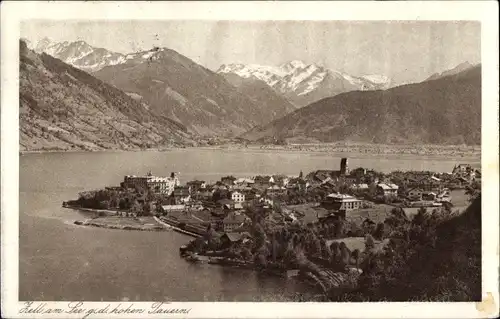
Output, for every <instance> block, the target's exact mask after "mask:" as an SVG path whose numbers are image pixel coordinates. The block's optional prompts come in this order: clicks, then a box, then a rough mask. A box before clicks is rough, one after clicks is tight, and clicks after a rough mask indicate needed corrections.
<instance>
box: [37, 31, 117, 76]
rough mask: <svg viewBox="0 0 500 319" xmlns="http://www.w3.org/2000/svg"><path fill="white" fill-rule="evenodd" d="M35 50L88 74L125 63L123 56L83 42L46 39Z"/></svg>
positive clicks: (40, 41)
mask: <svg viewBox="0 0 500 319" xmlns="http://www.w3.org/2000/svg"><path fill="white" fill-rule="evenodd" d="M33 48H34V50H35V52H37V53H42V52H43V53H46V54H49V55H51V56H53V57H55V58H58V59H60V60H62V61H64V62H66V63H68V64H70V65H72V66H74V67H76V68H79V69H82V70H84V71H87V72H95V71H97V70H100V69H102V68H104V67H105V66H108V65H115V64H120V63H124V62H125V58H124V56H123V54H121V53H116V52H112V51H109V50H106V49H103V48H96V47H93V46H91V45H90V44H88V43H87V42H85V41H83V40H78V41H72V42H70V41H62V42H54V41H52V40H51V39H50V38H47V37H45V38H42V39H41V40H39V41H38V42H37V43H36V45H34V46H33Z"/></svg>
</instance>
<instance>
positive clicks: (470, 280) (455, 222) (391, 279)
mask: <svg viewBox="0 0 500 319" xmlns="http://www.w3.org/2000/svg"><path fill="white" fill-rule="evenodd" d="M476 191H477V190H476ZM471 201H472V203H471V205H470V206H469V208H468V209H467V210H466V211H465V212H464V213H463V214H459V215H456V214H450V213H449V212H446V211H444V210H442V211H438V210H434V211H433V212H427V210H426V209H425V208H421V209H420V210H419V211H418V213H417V215H415V216H414V218H413V219H412V220H411V221H410V220H409V219H408V218H406V217H404V216H403V215H395V214H393V215H392V216H391V217H390V218H389V220H388V221H386V224H390V225H391V226H392V230H391V232H390V234H389V235H388V238H390V241H389V244H388V245H387V246H386V248H385V250H384V251H383V252H382V253H379V254H376V253H374V252H373V251H370V250H368V253H367V254H366V256H365V258H364V261H363V262H362V265H361V267H362V269H363V271H364V272H363V275H362V276H361V278H360V281H359V287H358V290H357V291H356V292H353V293H348V294H343V295H340V296H333V295H332V296H330V298H331V299H332V300H337V301H384V300H386V301H475V300H481V195H480V190H479V191H477V192H476V193H475V194H474V195H473V196H471ZM367 248H368V242H367Z"/></svg>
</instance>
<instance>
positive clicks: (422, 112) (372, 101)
mask: <svg viewBox="0 0 500 319" xmlns="http://www.w3.org/2000/svg"><path fill="white" fill-rule="evenodd" d="M242 137H243V138H246V139H249V140H253V141H273V140H274V141H276V140H284V139H286V140H288V141H301V142H336V141H352V142H368V143H388V144H392V143H426V144H462V143H465V144H471V145H472V144H474V145H477V144H480V142H481V66H480V65H478V66H475V67H472V68H468V69H466V70H464V71H462V72H458V73H456V74H452V75H448V76H444V77H440V78H438V79H436V80H430V81H424V82H422V83H416V84H409V85H403V86H399V87H395V88H392V89H388V90H383V91H355V92H348V93H343V94H339V95H337V96H334V97H330V98H326V99H323V100H320V101H318V102H316V103H313V104H311V105H309V106H307V107H304V108H301V109H299V110H297V111H295V112H293V113H291V114H289V115H287V116H285V117H283V118H281V119H279V120H276V121H274V122H272V123H270V124H269V125H266V126H264V127H256V128H254V129H253V130H250V131H249V132H247V133H246V134H244V135H243V136H242Z"/></svg>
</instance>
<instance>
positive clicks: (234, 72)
mask: <svg viewBox="0 0 500 319" xmlns="http://www.w3.org/2000/svg"><path fill="white" fill-rule="evenodd" d="M23 43H24V42H23ZM22 46H23V51H22V54H21V56H22V59H21V63H20V68H21V71H22V73H21V75H22V77H21V82H20V84H22V85H21V86H20V93H21V95H20V100H21V106H23V107H24V106H25V108H23V109H22V110H23V113H22V116H21V122H22V123H21V128H22V130H21V136H22V137H23V139H22V140H23V141H24V142H23V143H24V146H23V147H25V148H26V149H32V148H37V147H38V148H39V147H45V148H51V147H55V148H58V147H60V148H61V147H62V148H67V147H72V148H73V147H77V148H85V147H88V148H89V149H95V148H99V147H101V148H134V147H142V146H144V145H150V144H151V145H155V146H157V145H162V144H164V145H167V144H168V145H171V144H172V143H174V144H175V143H177V144H179V145H181V144H182V145H193V144H196V142H195V140H198V141H199V140H200V138H204V137H216V136H225V137H235V136H240V137H243V138H245V139H248V140H251V141H260V142H270V141H274V140H276V138H279V139H287V140H290V141H306V142H311V141H312V142H332V141H339V140H352V141H362V142H371V143H400V142H408V143H413V142H414V143H459V144H460V143H468V144H477V143H479V140H480V134H479V132H480V108H481V103H480V87H481V83H480V73H481V72H480V65H479V66H474V65H471V64H469V63H467V62H466V63H463V64H460V65H458V66H457V67H455V68H453V69H451V70H447V71H444V72H442V73H436V74H433V75H432V76H431V77H429V78H428V79H427V80H426V81H424V82H421V83H415V84H407V85H402V86H398V87H392V88H391V86H392V82H391V79H389V78H388V77H386V76H383V75H364V76H353V75H349V74H346V73H344V72H340V71H335V70H330V69H327V68H325V67H323V66H320V65H317V64H307V63H305V62H303V61H299V60H294V61H290V62H288V63H285V64H283V65H280V66H265V65H255V64H248V65H247V64H226V65H222V66H221V67H220V68H219V69H218V70H217V71H216V72H213V71H211V70H209V69H207V68H205V67H203V66H201V65H199V64H197V63H195V62H194V61H192V60H190V59H189V58H187V57H185V56H183V55H181V54H179V53H178V52H176V51H174V50H171V49H168V48H159V47H156V48H153V49H151V50H145V51H140V52H134V53H129V54H121V53H116V52H112V51H109V50H107V49H104V48H96V47H93V46H91V45H89V44H88V43H86V42H84V41H74V42H69V41H64V42H53V41H51V40H49V39H46V38H45V39H42V40H41V41H39V42H38V43H36V44H32V43H30V42H29V41H26V43H25V44H22ZM30 48H31V49H32V50H30ZM29 61H31V62H29ZM33 65H34V66H36V67H34V68H32V67H30V66H33ZM83 71H85V72H83ZM47 77H48V78H50V79H51V81H53V82H55V84H54V87H55V89H54V88H53V86H52V85H48V86H47V87H45V86H44V84H43V83H44V82H43V81H47ZM48 83H50V81H49V82H48ZM69 84H72V85H69ZM73 84H74V85H73ZM78 85H80V86H81V90H76V88H75V86H78ZM65 86H67V87H65ZM51 90H54V91H56V92H57V94H56V95H52V93H51V92H52V91H51ZM82 92H87V93H85V94H84V93H82ZM109 92H113V93H112V94H111V93H109ZM56 96H59V98H56ZM74 100H76V101H77V102H76V104H75V105H76V106H75V105H70V104H71V103H74ZM68 101H69V102H68ZM97 101H104V102H102V103H104V104H105V106H104V109H99V110H98V108H99V104H98V102H97ZM68 103H70V104H68ZM96 103H97V104H96ZM49 105H50V106H49ZM96 108H97V109H96ZM34 110H35V111H34ZM100 112H101V113H103V114H107V115H105V116H104V118H106V121H108V122H113V120H112V118H113V116H116V119H117V121H118V122H120V121H131V123H134V124H130V125H129V126H131V127H133V128H134V129H135V131H136V132H139V131H141V132H147V131H148V130H152V131H154V132H155V134H157V135H158V136H160V137H161V138H160V137H158V136H155V137H154V138H152V139H148V138H146V137H143V138H141V137H137V136H135V137H134V138H133V140H130V136H128V135H127V133H126V132H125V131H123V130H122V128H123V127H125V126H123V125H122V124H120V125H112V126H113V129H112V130H111V131H113V130H114V129H117V128H120V129H119V130H120V132H121V133H120V134H121V135H120V136H121V137H119V138H116V139H110V138H109V137H105V135H106V133H104V132H103V130H104V129H103V127H106V125H107V124H106V125H104V126H103V127H102V125H103V123H100V126H95V125H97V124H96V123H93V122H92V121H91V119H90V117H88V115H89V114H101V113H100ZM113 114H114V115H113ZM72 117H74V118H75V119H74V121H75V125H73V124H72V121H71V119H72ZM23 121H24V122H23ZM44 121H45V122H44ZM47 121H48V122H50V123H46V122H47ZM106 121H105V122H106ZM52 122H54V123H56V125H55V126H53V125H52V124H51V123H52ZM59 122H61V123H59ZM57 123H59V124H57ZM84 123H86V124H84ZM106 123H107V122H106ZM127 125H128V124H127ZM57 127H59V128H68V130H67V132H66V133H68V132H69V133H71V134H73V135H74V136H73V137H72V141H73V142H71V143H70V142H67V141H69V140H68V139H67V138H66V140H67V141H66V142H64V143H63V142H61V141H62V139H54V138H53V137H54V136H55V135H54V134H52V135H53V136H52V137H50V135H51V134H48V133H50V132H56V131H58V130H59V129H58V128H57ZM49 128H50V129H49ZM52 129H54V130H52ZM40 130H42V132H43V133H39V131H40ZM162 130H165V132H162ZM59 131H60V130H59ZM79 131H80V133H81V134H79V133H78V132H79ZM111 131H110V132H111ZM89 132H95V134H97V135H98V136H100V138H94V137H92V138H91V139H90V140H86V138H87V137H89V136H91V135H92V134H94V133H89ZM99 132H100V133H99ZM69 133H68V134H69ZM57 134H59V136H62V135H61V134H62V133H57ZM71 134H70V135H71ZM89 134H90V135H89ZM99 134H100V135H99ZM110 134H111V133H110ZM113 134H114V133H113ZM146 134H150V133H146ZM97 135H96V136H97ZM40 136H41V137H40ZM47 136H49V137H47ZM127 136H128V137H127ZM42 137H43V138H42ZM45 137H47V139H45ZM99 139H101V142H99ZM49 140H50V142H49ZM148 141H150V142H148ZM32 142H33V143H32ZM34 142H37V143H40V144H37V145H34ZM40 145H42V146H40ZM72 145H75V146H72Z"/></svg>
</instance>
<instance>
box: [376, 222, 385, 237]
mask: <svg viewBox="0 0 500 319" xmlns="http://www.w3.org/2000/svg"><path fill="white" fill-rule="evenodd" d="M373 237H375V238H376V239H378V240H382V239H384V237H385V226H384V223H382V222H380V223H378V224H377V227H376V228H375V232H374V233H373Z"/></svg>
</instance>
